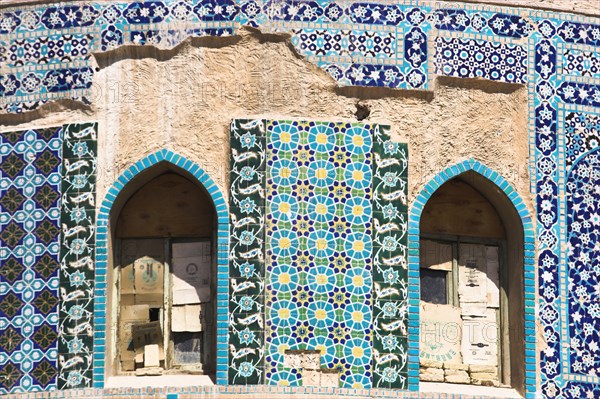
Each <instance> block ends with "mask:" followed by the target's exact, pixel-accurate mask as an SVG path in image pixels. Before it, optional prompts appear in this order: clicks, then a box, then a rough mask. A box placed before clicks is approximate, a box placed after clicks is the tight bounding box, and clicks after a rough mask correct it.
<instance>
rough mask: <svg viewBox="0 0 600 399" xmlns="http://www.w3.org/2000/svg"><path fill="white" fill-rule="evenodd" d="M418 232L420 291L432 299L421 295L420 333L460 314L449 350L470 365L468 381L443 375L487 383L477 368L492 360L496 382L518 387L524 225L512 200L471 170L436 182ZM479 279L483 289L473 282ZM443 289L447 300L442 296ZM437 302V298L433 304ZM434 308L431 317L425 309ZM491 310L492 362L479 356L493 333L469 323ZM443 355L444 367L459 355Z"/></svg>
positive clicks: (522, 384) (521, 380)
mask: <svg viewBox="0 0 600 399" xmlns="http://www.w3.org/2000/svg"><path fill="white" fill-rule="evenodd" d="M419 232H420V236H419V237H420V252H419V255H420V257H419V259H420V266H421V267H420V271H419V272H420V279H421V283H420V286H421V295H422V297H421V298H422V299H423V295H424V296H425V297H426V298H427V299H428V300H429V301H431V302H429V303H427V302H425V303H424V302H423V301H421V309H420V317H421V336H422V337H423V328H424V327H423V326H424V325H425V324H427V323H428V320H430V317H432V319H431V320H437V319H436V317H438V318H440V320H441V319H443V320H442V321H440V323H446V322H451V320H450V319H452V318H453V317H454V318H456V317H459V318H460V320H456V323H457V324H458V325H460V327H461V332H462V336H461V340H460V346H455V347H454V349H456V348H459V349H460V351H461V353H460V357H459V358H460V359H461V360H460V361H459V362H462V363H463V364H466V365H467V366H469V367H468V369H465V370H464V371H466V373H467V375H468V377H469V382H467V380H460V379H457V380H456V381H449V382H462V383H470V384H472V383H476V384H482V385H488V384H492V383H493V382H490V381H492V380H493V379H492V378H491V377H490V376H487V377H488V378H487V379H486V378H483V377H484V376H483V374H490V371H492V370H493V369H492V368H490V369H489V370H486V369H485V367H484V365H485V364H486V362H490V363H491V364H488V365H489V366H496V367H497V382H498V385H499V386H504V387H512V388H515V389H517V390H518V391H520V392H524V389H525V335H524V324H525V306H524V228H523V224H522V221H521V216H520V214H519V212H518V211H517V209H516V208H515V206H514V204H513V202H512V201H511V199H509V198H508V196H507V195H506V193H505V192H503V191H502V190H501V189H500V187H499V186H497V185H496V184H495V183H494V182H492V181H491V180H489V179H487V178H486V177H484V176H483V175H481V174H479V173H477V172H475V171H472V170H470V171H466V172H463V173H460V174H457V175H456V176H454V177H453V178H451V179H449V180H447V181H446V182H444V183H442V184H441V185H440V186H439V187H438V188H437V189H436V190H434V191H433V193H432V194H431V195H430V196H429V198H428V200H427V202H425V204H424V207H423V210H422V213H421V216H420V220H419ZM496 262H497V266H496ZM481 265H484V266H481ZM488 269H489V270H490V271H489V272H487V270H488ZM482 273H483V274H482ZM444 279H445V280H444ZM442 281H444V282H445V283H444V282H442ZM482 282H483V283H484V285H485V287H486V288H484V289H481V288H479V287H480V286H482V285H483V284H482ZM444 284H445V285H444ZM444 286H445V287H446V288H445V289H446V291H445V293H444V294H445V295H444V294H440V290H443V289H444V288H443V287H444ZM428 291H429V292H430V293H428ZM490 292H491V294H490ZM484 294H485V295H484ZM490 295H491V296H490ZM444 296H445V297H446V303H441V302H443V301H444V299H443V297H444ZM496 296H497V297H496ZM435 302H437V303H438V304H435V305H431V303H435ZM482 304H483V305H482ZM440 307H441V308H440ZM494 309H497V311H496V310H494ZM434 311H435V312H437V313H438V315H437V316H432V315H431V314H427V312H434ZM452 312H454V313H453V315H452ZM440 315H441V316H440ZM492 315H495V316H494V317H495V318H496V321H497V324H498V330H497V335H496V337H497V341H496V351H497V363H494V362H492V361H491V360H490V359H489V357H486V356H485V355H480V353H481V354H483V353H484V352H485V350H487V348H489V346H487V347H486V346H485V345H488V344H489V343H490V342H493V340H492V339H489V338H491V335H492V334H491V333H490V329H489V327H488V330H487V332H486V333H485V334H486V337H478V336H477V334H478V333H477V332H476V330H475V327H474V326H475V325H479V326H485V325H486V324H485V323H487V321H488V319H490V318H491V317H493V316H492ZM478 318H479V319H478ZM473 320H475V323H473ZM425 328H427V327H425ZM484 328H486V327H484ZM465 334H469V336H470V337H471V338H470V339H471V344H472V345H471V346H472V349H473V350H472V351H471V352H470V353H469V354H467V351H468V345H465V342H467V338H466V336H465ZM420 344H421V354H422V356H423V351H424V350H425V351H426V348H427V345H424V343H423V340H421V342H420ZM474 345H482V346H480V347H479V348H477V347H476V346H474ZM491 352H492V353H493V350H491ZM475 353H477V355H475ZM422 356H421V360H420V361H421V362H423V360H422V359H423V357H422ZM448 356H449V355H448ZM492 357H493V356H492ZM466 359H468V360H469V362H466ZM442 360H444V362H445V364H443V366H442V367H443V368H446V365H447V364H449V363H452V362H456V361H457V357H453V358H451V359H445V358H443V359H442ZM444 362H442V363H444ZM426 363H427V362H426ZM470 366H474V367H470ZM478 367H479V369H480V370H483V372H482V373H481V375H480V376H481V377H482V378H481V379H477V382H475V379H474V378H472V377H473V376H476V375H477V373H472V372H471V369H473V370H477V368H478ZM458 368H459V369H460V367H458ZM463 376H464V374H463ZM482 380H483V381H482ZM494 384H495V382H494Z"/></svg>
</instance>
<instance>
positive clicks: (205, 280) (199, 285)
mask: <svg viewBox="0 0 600 399" xmlns="http://www.w3.org/2000/svg"><path fill="white" fill-rule="evenodd" d="M182 255H183V256H182ZM210 270H211V256H210V242H209V241H204V242H192V243H178V244H174V245H173V305H187V304H197V303H202V302H209V301H210V299H211V292H210Z"/></svg>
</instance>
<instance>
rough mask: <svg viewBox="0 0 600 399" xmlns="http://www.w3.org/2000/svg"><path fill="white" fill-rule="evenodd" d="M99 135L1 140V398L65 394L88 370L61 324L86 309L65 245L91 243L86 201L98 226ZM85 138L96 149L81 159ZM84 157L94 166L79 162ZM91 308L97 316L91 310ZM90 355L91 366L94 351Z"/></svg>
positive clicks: (57, 132)
mask: <svg viewBox="0 0 600 399" xmlns="http://www.w3.org/2000/svg"><path fill="white" fill-rule="evenodd" d="M20 54H21V53H20ZM86 128H87V130H85V129H86ZM84 131H85V132H87V133H86V134H84V133H83V132H84ZM91 133H93V134H91ZM95 137H96V134H95V125H94V124H87V125H66V126H61V127H55V128H46V129H30V130H25V131H18V132H7V133H2V134H0V164H1V166H0V331H1V333H0V374H1V375H2V376H3V377H4V378H2V379H0V394H4V393H9V392H35V391H42V390H54V389H57V388H62V387H63V386H65V381H66V380H67V377H68V376H69V375H71V373H74V372H75V373H77V372H79V370H80V369H81V364H80V363H84V364H85V361H84V362H80V361H76V362H73V361H72V359H70V358H67V357H66V356H65V355H64V354H63V353H62V351H61V348H62V345H61V343H62V342H64V340H65V336H66V333H68V330H66V329H65V328H64V326H63V325H62V323H61V322H60V320H61V319H64V318H65V317H64V314H63V311H64V310H65V309H66V312H67V313H68V312H69V311H70V309H72V307H71V306H70V305H71V301H73V299H77V301H76V303H75V304H76V306H79V305H80V304H81V303H82V300H81V295H79V294H77V293H74V292H73V291H74V290H73V288H72V287H71V285H70V284H65V283H64V281H63V280H64V278H63V275H64V274H65V273H69V269H68V266H69V264H67V265H66V267H61V263H62V264H64V256H63V255H62V254H64V253H65V249H64V248H65V246H68V245H71V243H70V242H69V241H68V239H69V237H70V236H69V232H74V234H71V235H73V236H74V237H76V238H80V239H82V240H83V239H84V235H83V234H82V232H83V231H85V230H86V228H85V227H86V226H84V224H85V223H83V219H82V218H80V217H79V216H77V217H75V218H72V213H73V212H74V209H79V207H80V206H81V205H80V204H83V203H84V202H85V204H86V205H88V206H87V207H86V208H85V209H86V211H85V212H87V214H86V216H87V221H88V224H87V226H88V227H87V229H89V226H91V225H93V223H94V214H95V210H94V207H93V198H94V196H93V194H94V191H95V189H94V187H95V180H94V176H95ZM82 140H85V141H86V145H87V146H88V147H87V148H88V149H89V148H91V149H92V150H90V151H88V152H86V153H85V154H83V152H82V150H80V149H79V150H76V153H74V152H73V148H80V147H81V142H82ZM77 151H79V152H77ZM83 155H85V159H86V162H87V163H88V166H89V165H92V166H93V168H88V169H86V168H85V167H84V166H85V165H83V164H77V162H78V161H80V160H81V159H79V158H81V156H83ZM73 175H75V176H78V177H77V178H76V180H77V182H78V183H77V187H76V188H75V189H73V188H72V187H69V186H68V184H67V183H66V182H68V181H70V179H71V180H72V179H73V177H72V176H73ZM84 176H87V178H88V180H89V182H88V183H85V184H84V180H85V179H84ZM61 194H64V195H63V196H61ZM90 198H91V200H90ZM73 203H74V204H75V205H73ZM77 212H79V211H75V213H77ZM59 226H61V227H59ZM61 233H62V234H61ZM93 239H94V237H93V234H92V235H89V236H87V240H88V241H91V242H93ZM82 246H83V245H82ZM77 248H79V247H77ZM69 250H70V249H69ZM76 251H79V249H77V250H76ZM91 265H92V266H93V263H91V264H90V263H86V266H87V267H88V268H89V272H88V274H87V275H86V276H85V278H86V279H87V281H86V283H87V284H88V285H90V284H91V286H93V280H94V276H93V270H92V269H93V268H91V267H90V266H91ZM88 294H89V297H90V298H91V297H92V295H91V291H90V292H88ZM86 309H87V311H88V312H90V313H91V311H92V310H91V306H88V307H87V308H86ZM91 331H92V330H91V328H88V329H84V334H91ZM64 352H65V353H68V351H67V350H65V351H64ZM87 352H88V354H89V356H88V358H87V359H86V360H87V362H88V364H89V363H91V353H92V352H91V347H89V348H87ZM69 361H71V363H69ZM78 378H79V377H77V378H75V377H73V376H72V380H77V379H78ZM83 378H85V377H82V379H83ZM88 380H91V378H88ZM72 386H73V387H76V386H78V384H73V385H72Z"/></svg>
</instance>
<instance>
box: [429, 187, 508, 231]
mask: <svg viewBox="0 0 600 399" xmlns="http://www.w3.org/2000/svg"><path fill="white" fill-rule="evenodd" d="M421 233H422V234H447V235H455V236H467V237H481V238H498V239H501V238H504V236H505V233H504V225H503V223H502V220H501V218H500V216H499V215H498V213H497V212H496V210H495V209H494V207H493V206H492V205H491V204H490V203H489V202H488V201H487V199H486V198H485V197H483V196H482V195H481V194H480V193H479V192H478V191H477V190H475V189H474V188H473V187H471V186H470V185H469V184H467V183H465V182H463V181H461V180H457V179H454V180H450V181H449V182H447V183H445V184H444V185H443V186H442V187H440V188H439V189H438V190H437V191H436V192H435V193H434V194H433V195H432V196H431V198H430V199H429V201H428V202H427V204H426V205H425V209H424V210H423V215H422V216H421Z"/></svg>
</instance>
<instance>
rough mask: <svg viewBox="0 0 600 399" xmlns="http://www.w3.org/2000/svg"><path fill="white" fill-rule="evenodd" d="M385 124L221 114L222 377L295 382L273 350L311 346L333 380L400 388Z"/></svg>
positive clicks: (402, 249) (401, 278)
mask: <svg viewBox="0 0 600 399" xmlns="http://www.w3.org/2000/svg"><path fill="white" fill-rule="evenodd" d="M387 129H388V128H387V127H385V126H380V125H368V124H362V123H342V122H305V121H293V120H291V121H286V120H234V121H233V122H232V126H231V148H232V158H231V197H230V198H231V202H230V212H231V220H232V224H231V226H232V227H231V240H230V243H231V244H230V245H231V250H230V276H231V286H230V297H231V300H230V313H231V314H230V319H229V320H230V322H229V323H230V326H229V327H230V337H229V342H230V359H229V361H230V372H229V383H230V384H257V383H266V384H272V385H282V384H285V385H301V384H302V378H301V375H302V373H301V370H297V369H289V368H286V367H285V365H284V351H285V350H286V349H298V350H301V349H302V350H305V349H318V350H320V351H321V366H322V367H325V368H336V369H338V370H339V372H340V378H341V385H342V386H345V387H354V388H359V387H363V388H370V387H373V386H378V387H387V388H406V382H407V340H406V325H407V314H406V307H407V299H408V298H407V286H406V281H407V277H408V276H407V270H406V264H407V262H406V261H407V259H406V256H407V253H406V230H407V219H406V212H407V207H406V187H407V185H406V178H407V171H406V169H407V160H408V158H407V151H406V150H407V149H406V146H405V145H400V144H397V143H394V142H392V141H391V140H390V137H389V136H388V135H387V133H386V130H387ZM374 190H375V191H374ZM375 211H376V212H375ZM374 223H375V224H374ZM373 265H376V268H375V269H374V268H373ZM374 277H375V280H376V281H377V282H376V283H375V287H376V292H373V288H374ZM390 294H391V295H390ZM373 309H376V310H377V311H376V312H375V313H374V312H373ZM373 317H375V319H373ZM374 329H375V330H374ZM263 351H264V353H263Z"/></svg>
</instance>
